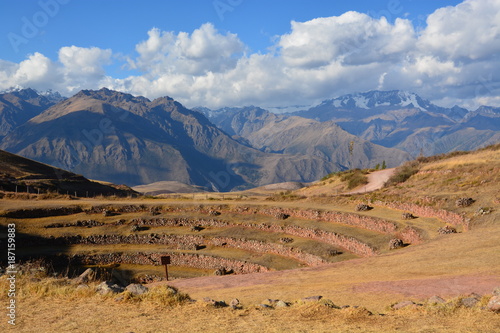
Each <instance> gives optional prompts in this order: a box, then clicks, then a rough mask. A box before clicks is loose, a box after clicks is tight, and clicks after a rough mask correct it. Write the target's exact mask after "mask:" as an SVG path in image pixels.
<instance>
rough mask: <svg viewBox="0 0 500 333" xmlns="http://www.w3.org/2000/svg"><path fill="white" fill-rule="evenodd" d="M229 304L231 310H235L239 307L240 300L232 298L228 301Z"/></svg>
mask: <svg viewBox="0 0 500 333" xmlns="http://www.w3.org/2000/svg"><path fill="white" fill-rule="evenodd" d="M229 306H230V307H231V309H233V310H236V309H241V303H240V300H239V299H237V298H234V299H232V300H231V302H229Z"/></svg>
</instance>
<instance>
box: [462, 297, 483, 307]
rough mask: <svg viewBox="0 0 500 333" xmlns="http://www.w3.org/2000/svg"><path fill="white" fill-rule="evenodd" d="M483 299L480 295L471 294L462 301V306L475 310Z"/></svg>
mask: <svg viewBox="0 0 500 333" xmlns="http://www.w3.org/2000/svg"><path fill="white" fill-rule="evenodd" d="M480 299H481V296H480V295H478V294H474V293H473V294H470V295H469V296H468V297H464V298H462V299H461V300H460V305H462V306H463V307H466V308H473V307H474V306H475V305H476V304H477V303H478V302H479V300H480Z"/></svg>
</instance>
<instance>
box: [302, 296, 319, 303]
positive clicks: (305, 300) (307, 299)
mask: <svg viewBox="0 0 500 333" xmlns="http://www.w3.org/2000/svg"><path fill="white" fill-rule="evenodd" d="M322 298H323V296H309V297H304V298H303V299H302V300H303V301H304V302H317V301H319V300H321V299H322Z"/></svg>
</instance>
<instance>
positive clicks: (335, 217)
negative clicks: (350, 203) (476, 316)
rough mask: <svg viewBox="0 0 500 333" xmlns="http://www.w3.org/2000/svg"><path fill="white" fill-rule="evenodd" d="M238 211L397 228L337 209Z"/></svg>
mask: <svg viewBox="0 0 500 333" xmlns="http://www.w3.org/2000/svg"><path fill="white" fill-rule="evenodd" d="M233 211H234V212H236V213H240V214H241V213H254V214H255V213H257V214H263V215H268V216H277V214H280V213H281V214H286V215H289V216H293V217H297V218H303V219H309V220H322V221H326V222H333V223H341V224H347V225H351V226H355V227H358V228H363V229H368V230H373V231H377V232H381V233H384V234H388V233H393V232H395V231H396V229H397V225H396V224H395V223H393V222H389V221H386V220H384V219H380V218H376V217H371V216H365V215H360V214H354V213H343V212H335V211H322V210H314V209H306V210H302V209H283V208H248V207H236V208H235V209H234V210H233Z"/></svg>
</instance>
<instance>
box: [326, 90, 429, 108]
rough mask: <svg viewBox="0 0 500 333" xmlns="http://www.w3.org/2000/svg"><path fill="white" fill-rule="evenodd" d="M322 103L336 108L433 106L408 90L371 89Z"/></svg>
mask: <svg viewBox="0 0 500 333" xmlns="http://www.w3.org/2000/svg"><path fill="white" fill-rule="evenodd" d="M322 104H324V105H327V104H330V105H332V106H334V107H336V108H347V109H373V108H378V107H408V108H417V109H420V110H423V111H428V110H429V108H430V107H431V108H432V104H431V103H430V102H429V101H426V100H423V99H422V98H420V96H418V95H417V94H415V93H411V92H408V91H400V90H392V91H378V90H375V91H369V92H365V93H356V94H349V95H344V96H340V97H337V98H335V99H331V100H326V101H324V102H323V103H322Z"/></svg>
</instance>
